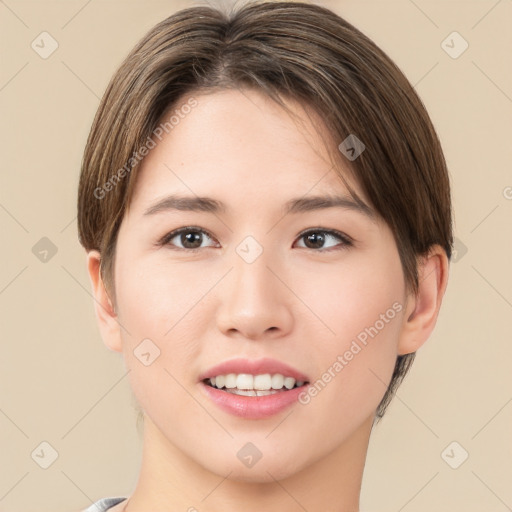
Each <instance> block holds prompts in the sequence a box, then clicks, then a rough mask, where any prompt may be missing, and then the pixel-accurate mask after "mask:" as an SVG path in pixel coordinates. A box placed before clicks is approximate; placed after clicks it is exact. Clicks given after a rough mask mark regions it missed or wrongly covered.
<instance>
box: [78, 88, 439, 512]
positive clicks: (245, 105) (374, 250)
mask: <svg viewBox="0 0 512 512" xmlns="http://www.w3.org/2000/svg"><path fill="white" fill-rule="evenodd" d="M194 97H195V98H196V100H197V101H198V105H197V106H196V107H195V108H194V109H192V111H191V113H189V114H188V115H187V116H186V117H185V118H184V119H183V120H181V121H180V123H179V124H178V125H177V126H175V127H174V129H173V130H172V131H170V132H169V134H167V135H166V136H165V137H164V138H163V139H162V141H161V142H159V143H158V144H157V146H156V147H155V148H154V149H152V150H151V151H150V153H149V154H148V156H147V157H146V158H145V159H144V161H143V163H142V167H141V169H140V174H139V176H138V181H137V185H136V188H135V193H134V196H133V198H132V201H131V203H130V206H129V209H128V211H127V213H126V215H125V217H124V219H123V222H122V224H121V227H120V231H119V236H118V241H117V249H116V257H115V271H114V279H115V290H116V294H115V297H109V295H108V293H107V290H106V289H105V286H104V283H103V282H102V280H101V277H100V273H99V254H98V252H97V251H91V252H89V253H88V256H87V266H88V272H89V275H90V279H91V284H92V287H93V291H94V296H95V299H96V306H95V307H96V314H97V318H98V323H99V327H100V331H101V335H102V337H103V340H104V342H105V344H106V345H107V347H109V348H110V349H111V350H114V351H118V352H120V353H122V355H123V357H124V360H125V365H126V367H127V369H129V370H130V372H129V379H130V383H131V386H132V389H133V392H134V394H135V396H136V398H137V400H138V403H139V404H140V406H141V407H142V409H143V410H144V414H145V418H144V435H143V460H142V464H141V469H140V474H139V480H138V482H137V485H136V488H135V490H134V492H133V494H132V495H131V496H130V499H129V501H128V503H126V502H123V503H121V504H119V505H117V506H116V507H114V508H113V509H112V510H114V511H115V512H119V511H121V510H127V511H129V512H143V511H147V510H154V511H155V512H159V511H171V510H183V511H185V510H189V508H190V507H195V509H197V510H198V511H200V512H203V511H209V512H221V511H222V512H231V511H237V512H239V511H240V510H244V511H248V512H252V511H261V510H266V511H268V512H273V511H279V512H283V511H289V512H295V511H297V512H298V511H303V510H304V509H306V510H309V511H323V512H324V511H337V512H338V511H340V512H341V511H342V512H354V511H357V510H358V509H359V493H360V488H361V479H362V473H363V468H364V461H365V457H366V453H367V448H368V441H369V436H370V432H371V428H372V423H373V420H374V415H375V410H376V408H377V406H378V404H379V402H380V400H381V399H382V397H383V395H384V392H385V391H386V387H387V385H388V384H389V382H390V380H391V375H392V371H393V367H394V362H395V359H396V356H397V355H398V354H405V353H410V352H414V351H416V350H417V349H418V348H419V347H420V346H421V345H422V344H423V343H424V342H425V341H426V340H427V338H428V337H429V335H430V333H431V332H432V330H433V328H434V325H435V323H436V319H437V315H438V312H439V308H440V306H441V300H442V297H443V294H444V291H445V287H446V282H447V278H448V261H447V258H446V254H445V252H444V251H443V250H442V249H441V248H440V247H439V246H435V247H433V248H432V251H431V253H430V255H429V256H428V257H427V258H424V259H423V260H421V261H420V264H419V271H420V289H419V292H418V294H417V296H412V295H410V294H408V292H407V288H406V286H405V281H404V275H403V271H402V267H401V264H400V259H399V255H398V251H397V247H396V244H395V241H394V239H393V236H392V233H391V230H390V229H389V227H388V226H387V225H386V224H385V223H384V222H383V221H382V220H381V219H380V218H379V217H378V216H376V217H374V218H371V217H368V216H366V215H364V214H362V213H361V212H358V211H355V210H352V209H348V208H340V207H336V208H326V209H322V210H317V211H310V212H302V213H298V214H288V215H284V216H283V214H282V210H281V209H282V206H283V204H284V203H285V202H286V201H287V200H289V199H291V198H296V197H303V196H309V195H313V194H314V195H316V194H335V193H336V194H340V195H348V191H347V189H346V187H345V186H344V185H343V182H342V181H341V180H340V179H339V177H338V176H337V175H336V174H335V172H334V170H332V169H331V167H332V165H331V164H330V162H329V159H328V155H327V153H326V150H325V148H324V147H323V145H322V142H321V141H322V140H327V139H328V136H329V134H327V133H325V132H322V130H320V132H317V131H315V127H314V125H313V124H312V123H311V118H308V116H306V114H305V112H304V111H303V109H302V108H301V106H300V105H298V104H296V103H295V102H291V101H290V102H289V103H288V104H289V105H290V106H291V107H292V108H293V110H294V112H296V113H297V114H298V115H300V116H301V117H302V119H303V120H304V125H301V126H298V125H297V124H296V123H295V122H294V121H293V119H292V118H291V117H290V116H289V115H288V114H287V113H286V112H285V111H283V110H282V109H281V108H280V107H279V106H277V105H276V104H275V103H273V102H272V101H271V100H270V99H268V98H267V97H266V96H264V95H262V94H261V93H260V92H257V91H254V90H244V91H239V90H229V91H221V92H215V93H211V94H207V95H204V94H203V95H195V96H194ZM317 128H318V127H317ZM344 174H345V177H346V178H347V179H348V180H349V183H350V184H351V185H352V186H353V187H354V188H355V190H356V192H357V193H358V194H359V195H360V197H361V198H362V199H363V200H364V201H366V198H365V196H364V194H362V192H361V189H360V188H359V187H358V185H357V183H355V182H354V181H350V178H349V174H348V172H346V171H344ZM171 193H180V194H185V195H189V196H193V197H195V196H196V195H197V196H209V197H213V198H215V199H217V200H220V201H223V202H224V203H226V205H227V207H228V212H226V213H218V214H212V213H208V212H185V211H178V210H172V211H164V212H160V213H158V214H154V215H144V211H145V210H146V209H147V208H149V207H150V206H152V205H153V204H154V203H155V202H157V201H158V200H160V199H162V198H163V197H165V196H167V195H169V194H171ZM184 226H194V227H196V228H197V229H199V228H200V229H204V230H206V231H207V233H210V234H211V235H212V236H211V237H209V236H208V234H205V233H204V234H203V237H202V243H201V245H200V249H199V250H198V251H197V252H195V253H194V252H190V249H184V248H183V247H194V245H191V244H190V243H189V245H188V246H187V245H186V244H187V240H186V239H185V240H184V238H183V237H180V236H176V237H174V238H173V239H172V242H173V243H174V246H172V245H171V244H170V242H169V244H168V245H158V241H159V240H160V239H162V237H164V235H166V234H168V233H171V232H172V231H173V230H176V229H178V228H180V227H184ZM309 228H312V229H315V232H316V233H318V232H319V231H320V232H321V233H322V232H323V231H322V230H332V229H334V230H338V231H340V232H342V233H344V234H346V235H347V236H348V237H351V239H352V240H353V243H352V244H351V245H346V244H344V243H343V242H342V241H341V240H338V239H336V238H333V237H330V236H326V238H325V242H324V245H322V243H321V242H320V243H318V242H317V244H316V245H315V244H314V243H313V244H312V243H311V242H310V243H309V245H308V240H307V237H304V236H302V237H300V236H299V235H300V234H301V232H302V231H304V230H306V229H309ZM249 235H251V236H252V237H253V238H254V239H256V240H257V242H258V243H259V244H260V245H261V247H262V248H263V253H262V254H261V255H260V256H259V257H258V258H257V259H256V260H255V261H254V262H252V263H247V262H246V261H245V260H244V259H242V258H241V257H240V256H239V255H238V254H237V252H236V248H237V246H238V245H239V244H240V243H241V242H242V240H244V238H245V237H247V236H249ZM180 248H181V250H180ZM322 248H324V249H329V250H324V251H323V252H322V251H321V249H322ZM187 251H188V252H187ZM228 271H229V272H228ZM111 299H112V300H111ZM394 303H398V304H399V305H400V306H401V307H402V309H401V311H400V312H399V313H397V314H396V316H394V318H393V319H392V320H391V321H389V322H388V323H386V324H385V327H384V328H383V329H381V330H380V331H379V333H378V335H376V336H375V337H374V338H370V341H369V342H368V344H367V345H366V346H365V347H364V348H363V349H362V350H361V351H360V352H359V353H358V354H357V355H356V356H354V358H353V359H352V360H351V361H349V362H348V364H347V365H346V366H344V367H343V369H342V370H341V371H339V372H338V373H336V374H335V377H334V378H332V379H331V381H330V382H329V383H328V384H327V385H326V386H325V387H324V389H322V391H321V392H319V393H318V394H317V396H315V397H314V398H312V399H311V401H310V402H309V403H308V404H305V405H303V404H300V403H296V404H293V405H292V406H291V407H290V408H288V409H286V410H284V411H282V412H280V413H279V414H277V415H274V416H272V417H270V418H267V419H258V420H248V419H244V418H240V417H235V416H232V415H230V414H229V413H227V412H224V411H222V410H221V409H219V408H218V407H217V406H216V405H215V404H214V403H213V402H212V401H210V400H209V398H207V396H206V395H205V394H204V393H203V392H202V390H201V389H200V384H199V375H200V373H201V372H203V371H205V370H206V369H208V368H210V367H211V366H213V365H215V364H218V363H220V362H222V361H225V360H228V359H233V358H235V357H246V358H249V359H259V358H261V357H272V358H276V359H279V360H281V361H284V362H286V363H288V364H289V365H291V366H294V367H295V368H297V369H298V370H300V371H302V372H303V373H305V374H306V375H307V376H308V377H309V381H310V382H314V381H316V380H317V379H319V378H321V377H322V374H323V373H324V372H325V371H326V370H327V369H328V368H329V367H332V366H333V363H334V362H335V361H336V360H337V357H338V355H343V354H344V353H345V351H347V350H348V349H349V348H350V346H351V343H352V341H353V340H354V339H356V336H357V335H358V334H359V333H361V332H362V331H364V329H365V327H369V326H373V325H374V324H375V322H376V321H377V320H378V319H379V318H380V315H381V314H383V313H385V312H386V311H387V310H388V309H390V308H391V307H392V305H393V304H394ZM120 326H123V327H124V328H125V329H126V330H125V329H123V328H122V327H120ZM126 331H128V332H129V334H128V333H127V332H126ZM166 333H167V334H166ZM146 338H149V339H151V340H152V341H153V342H154V343H155V345H157V346H158V347H159V349H160V351H161V353H160V356H159V357H158V358H157V359H156V360H155V361H154V362H153V363H152V364H151V365H149V366H145V365H143V364H141V362H140V361H139V360H138V359H137V358H136V357H135V356H134V349H135V348H136V347H137V346H138V345H139V343H141V341H142V340H143V339H146ZM247 442H251V443H253V444H254V445H256V446H257V447H258V449H259V450H260V452H261V453H262V454H263V456H262V458H261V459H260V460H259V461H258V463H256V464H255V465H254V466H253V467H252V468H248V467H246V466H245V465H244V464H242V463H241V462H240V460H239V459H238V458H237V455H236V454H237V452H238V450H240V448H241V447H242V446H244V445H245V444H246V443H247ZM190 510H193V509H191V508H190Z"/></svg>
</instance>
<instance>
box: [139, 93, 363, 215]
mask: <svg viewBox="0 0 512 512" xmlns="http://www.w3.org/2000/svg"><path fill="white" fill-rule="evenodd" d="M192 97H193V99H194V100H195V102H196V103H195V106H194V108H191V109H187V110H186V112H187V113H184V112H185V109H183V111H180V105H184V104H186V102H187V100H189V99H190V98H183V100H182V101H180V102H178V103H177V104H176V105H175V106H174V107H173V109H172V111H170V112H168V113H167V114H166V115H165V116H164V117H163V118H162V122H166V121H168V120H169V119H170V116H173V121H174V122H173V124H172V128H170V129H169V127H168V131H167V133H164V134H163V135H162V136H161V140H160V141H159V140H158V139H157V138H155V137H153V139H154V140H155V142H156V146H155V147H154V148H153V149H151V150H150V151H149V154H148V155H147V156H146V157H145V158H144V160H143V162H142V163H141V167H140V169H139V170H138V175H137V176H136V178H137V182H136V185H135V190H134V194H133V197H132V201H131V205H130V209H135V210H137V211H139V213H140V212H142V211H143V210H144V209H145V208H147V206H148V204H149V202H152V201H154V199H155V198H158V197H161V196H163V195H165V194H168V193H170V192H173V193H182V194H185V193H186V194H187V195H207V196H211V197H218V198H219V199H220V200H223V201H224V202H226V203H228V204H234V205H237V203H238V206H240V207H244V208H248V207H252V208H254V209H257V208H258V207H261V206H262V205H263V204H269V203H270V202H272V201H277V202H285V201H286V199H287V198H289V197H297V196H302V195H306V194H313V195H317V194H326V193H329V194H331V195H334V194H339V193H343V194H344V195H348V190H347V188H346V186H345V185H344V184H343V182H342V180H341V179H340V177H339V176H338V174H337V173H336V172H335V171H334V169H333V165H332V162H331V159H330V157H329V154H328V152H327V150H326V147H325V144H324V143H325V141H329V139H330V135H331V134H329V133H327V130H326V128H325V126H324V125H323V124H322V123H321V121H320V120H319V117H318V116H317V115H316V114H315V113H314V112H311V111H310V110H309V109H308V111H307V113H306V111H305V110H304V108H303V107H302V106H301V105H300V104H298V103H297V102H295V101H291V100H290V101H287V106H288V108H289V109H290V110H291V111H292V112H293V114H295V116H299V119H300V121H297V119H296V117H295V116H294V117H292V116H290V114H289V113H288V112H287V111H286V110H284V109H282V108H281V107H280V106H279V105H277V104H276V103H275V102H274V101H272V100H271V99H270V98H268V97H267V96H265V95H264V94H263V93H261V92H259V91H255V90H243V91H240V90H223V91H216V92H213V93H208V94H196V95H193V96H192ZM344 176H345V179H346V180H347V181H348V183H350V186H351V187H353V189H354V190H356V192H357V193H358V194H359V195H360V197H363V196H362V194H361V191H360V190H359V188H358V186H357V185H356V183H355V182H354V180H352V179H351V177H350V175H349V173H348V172H347V170H346V169H345V172H344ZM222 198H224V199H222Z"/></svg>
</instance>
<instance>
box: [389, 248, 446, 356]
mask: <svg viewBox="0 0 512 512" xmlns="http://www.w3.org/2000/svg"><path fill="white" fill-rule="evenodd" d="M447 283H448V257H447V256H446V252H445V251H444V249H443V248H442V247H441V246H439V245H435V246H433V247H432V248H431V250H430V252H429V253H428V255H427V256H425V257H424V258H422V260H421V262H420V264H419V267H418V293H417V294H416V295H415V296H413V297H411V300H410V301H409V304H408V306H407V308H406V311H405V314H404V322H403V325H402V332H401V333H400V339H399V342H398V354H399V355H403V354H410V353H412V352H416V350H418V349H419V348H420V347H421V346H422V345H423V343H425V341H427V339H428V338H429V336H430V334H431V333H432V331H433V330H434V327H435V325H436V321H437V317H438V314H439V310H440V308H441V303H442V300H443V296H444V293H445V290H446V285H447Z"/></svg>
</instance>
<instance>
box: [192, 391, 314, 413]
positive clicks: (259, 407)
mask: <svg viewBox="0 0 512 512" xmlns="http://www.w3.org/2000/svg"><path fill="white" fill-rule="evenodd" d="M200 385H201V387H202V388H203V390H204V392H205V393H206V394H207V396H208V397H209V398H210V399H211V400H212V401H213V402H214V403H215V404H217V405H218V406H219V407H220V408H221V409H222V410H224V411H226V412H228V413H230V414H233V415H235V416H240V417H242V418H246V419H251V420H256V419H261V418H269V417H270V416H274V415H275V414H278V413H280V412H281V411H284V410H285V409H286V408H287V407H289V406H291V405H292V404H293V403H295V402H297V399H298V396H299V395H300V394H301V393H302V392H303V391H304V390H305V389H306V387H307V386H300V387H298V388H293V389H290V390H288V391H281V392H279V393H274V394H273V395H266V396H242V395H235V394H234V393H228V392H227V391H221V390H220V389H217V388H214V387H212V386H208V384H205V383H204V382H200Z"/></svg>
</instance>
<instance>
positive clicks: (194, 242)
mask: <svg viewBox="0 0 512 512" xmlns="http://www.w3.org/2000/svg"><path fill="white" fill-rule="evenodd" d="M205 239H210V240H211V239H212V237H211V236H210V235H209V234H208V233H207V232H206V231H204V230H203V229H198V228H192V227H188V228H180V229H177V230H176V231H173V232H172V233H169V234H168V235H166V236H165V237H164V238H163V240H162V241H161V244H162V245H170V246H174V247H175V248H177V249H183V250H188V251H194V250H198V249H201V248H202V247H201V244H202V243H203V242H204V241H205ZM206 247H211V246H206Z"/></svg>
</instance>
